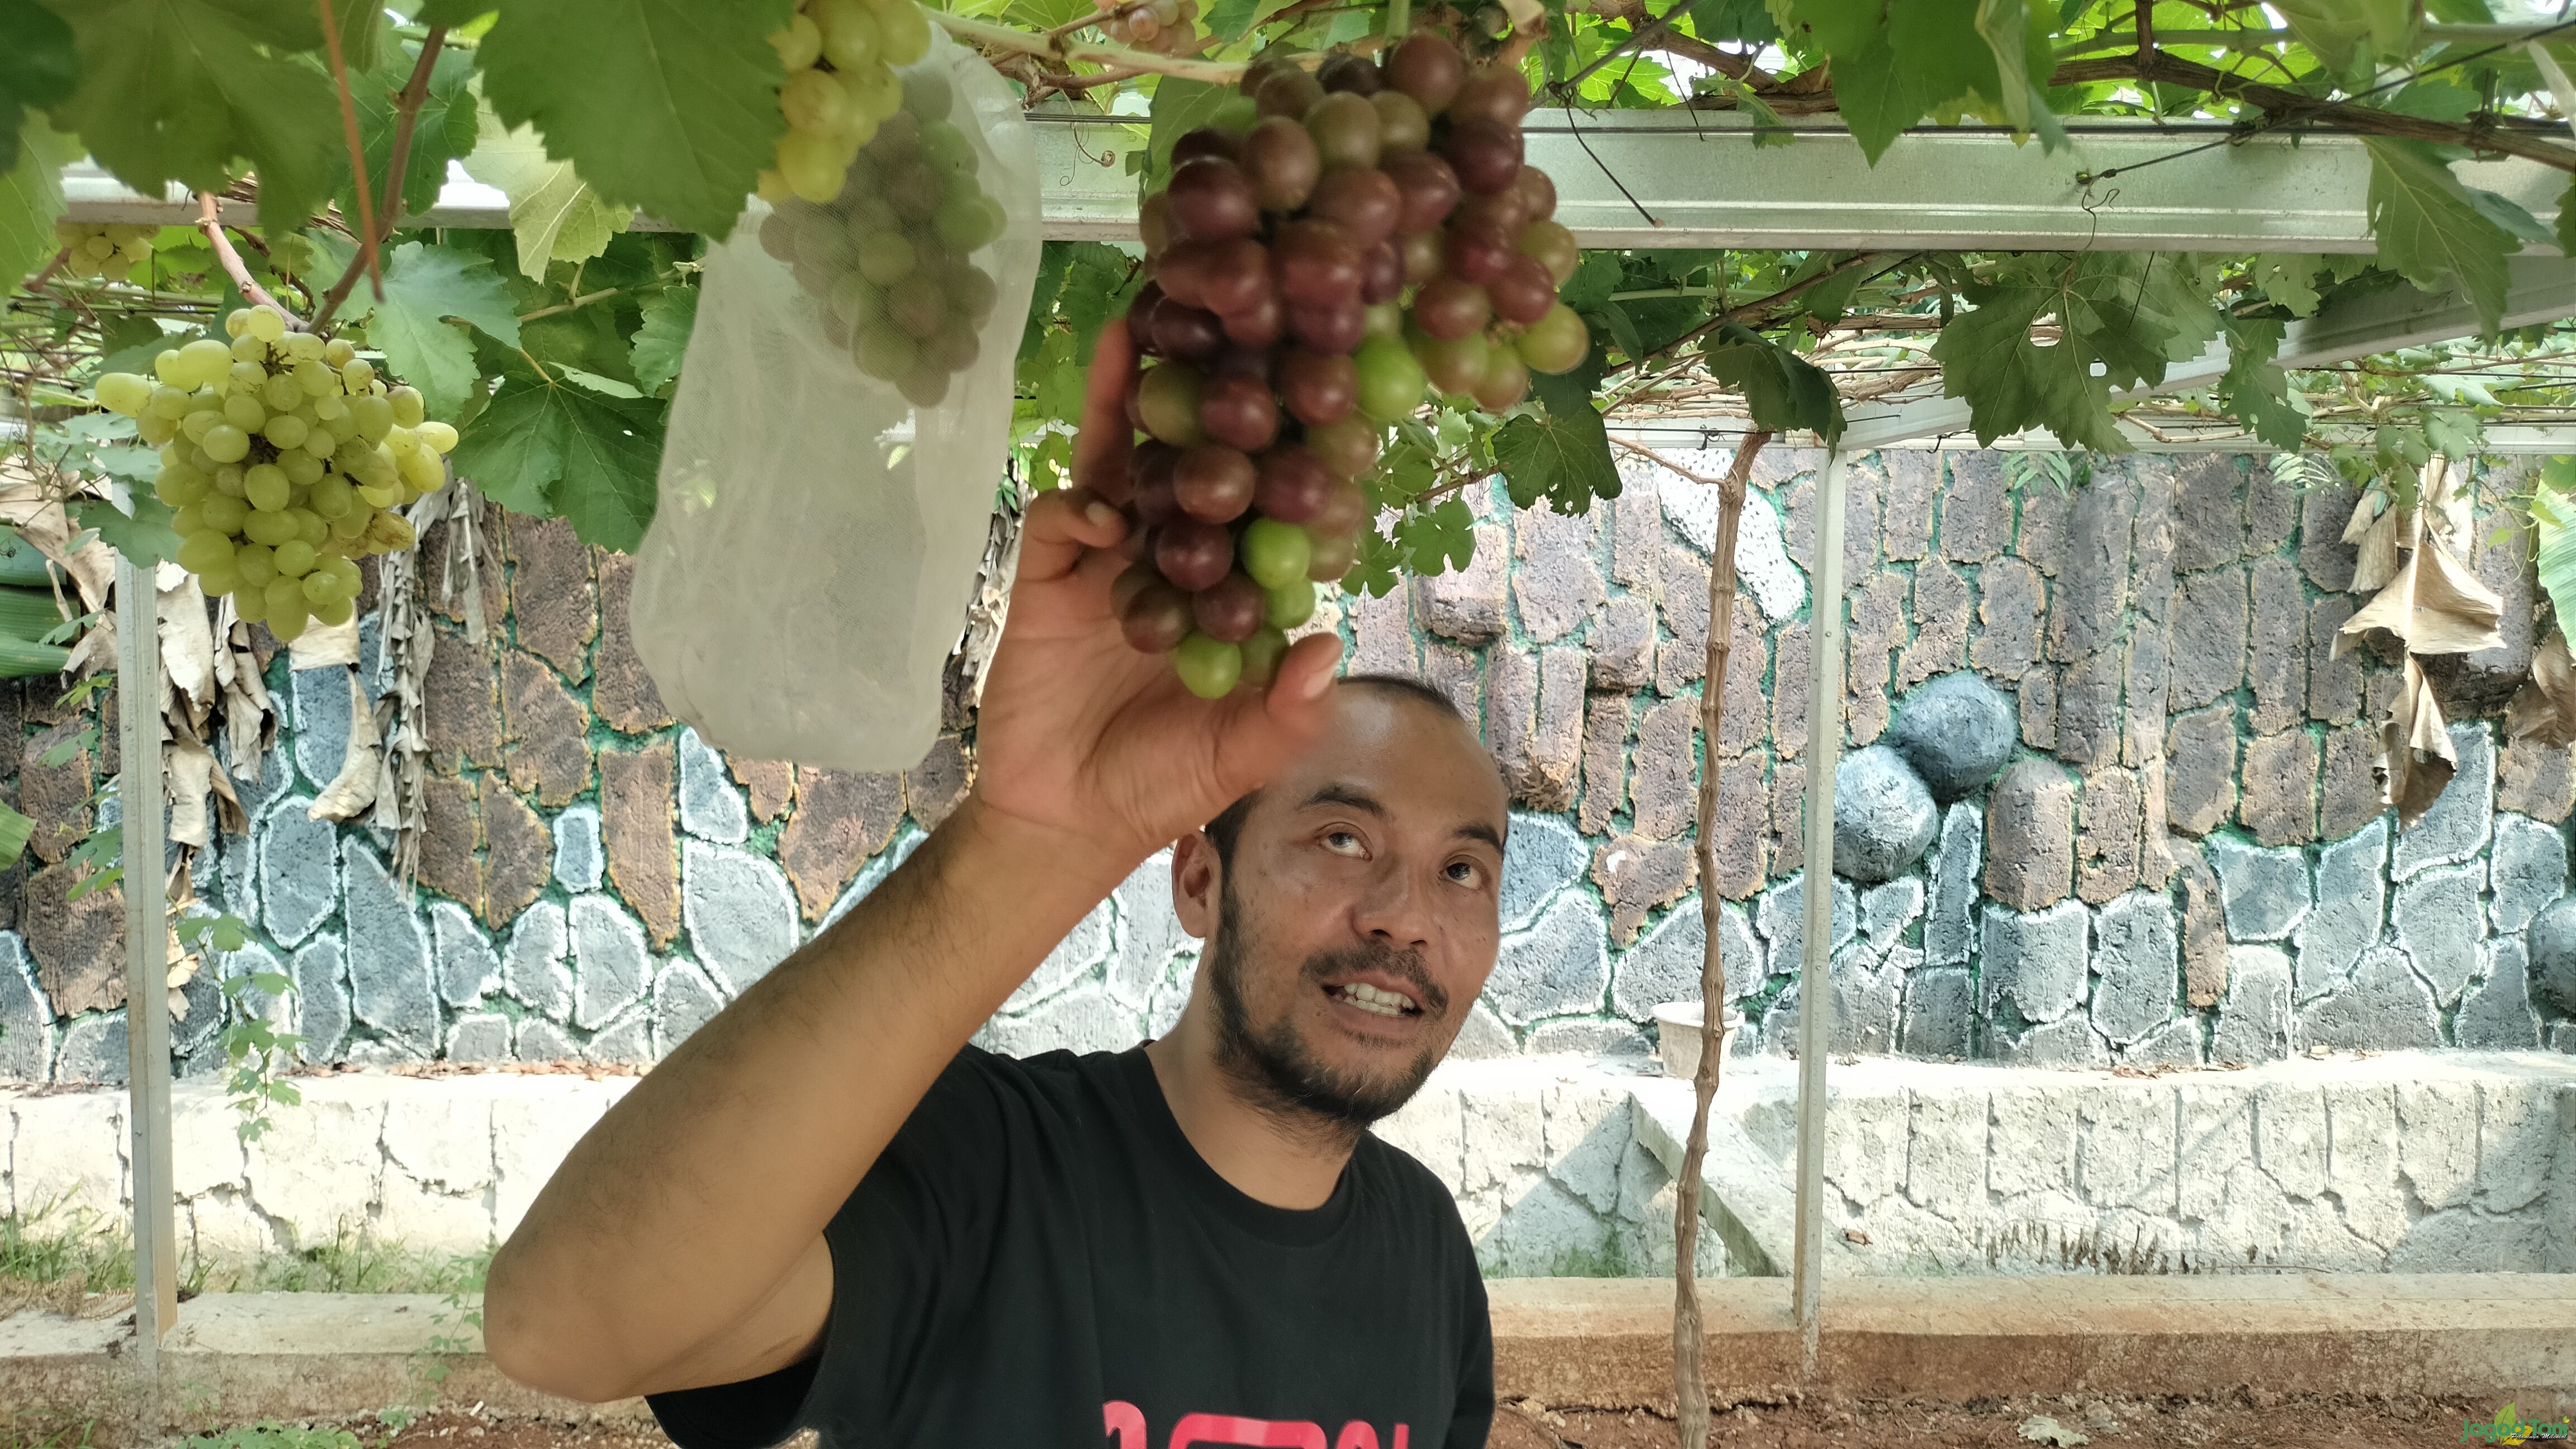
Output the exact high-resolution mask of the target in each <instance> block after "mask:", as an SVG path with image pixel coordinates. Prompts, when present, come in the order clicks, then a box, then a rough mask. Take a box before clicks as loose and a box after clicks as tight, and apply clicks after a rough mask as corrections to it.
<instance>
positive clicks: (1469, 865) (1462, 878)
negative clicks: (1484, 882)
mask: <svg viewBox="0 0 2576 1449" xmlns="http://www.w3.org/2000/svg"><path fill="white" fill-rule="evenodd" d="M1480 874H1481V872H1480V871H1478V870H1477V869H1476V863H1475V862H1474V861H1472V860H1453V861H1451V862H1450V863H1449V878H1450V879H1451V880H1454V881H1456V882H1457V883H1458V884H1460V885H1474V884H1475V883H1476V878H1477V877H1478V876H1479V875H1480Z"/></svg>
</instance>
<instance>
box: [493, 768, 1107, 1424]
mask: <svg viewBox="0 0 2576 1449" xmlns="http://www.w3.org/2000/svg"><path fill="white" fill-rule="evenodd" d="M1089 854H1090V852H1086V851H1084V850H1083V849H1081V848H1080V846H1079V845H1078V844H1076V843H1074V842H1068V841H1066V840H1064V839H1063V838H1062V837H1060V836H1053V835H1049V834H1046V833H1043V832H1040V831H1037V830H1034V829H1032V828H1030V827H1026V826H1022V825H1020V824H1018V823H1017V822H1015V821H1013V820H1011V819H1010V818H1009V817H1006V816H1001V815H999V814H997V813H996V812H993V811H990V810H988V809H985V808H983V807H982V806H981V805H980V802H978V801H976V800H974V799H972V798H970V799H969V800H968V801H967V803H966V804H965V805H963V806H961V807H960V808H959V810H958V811H957V813H956V814H955V815H954V816H952V817H951V818H950V819H949V820H948V821H947V822H946V823H945V824H944V825H942V826H941V828H940V829H939V830H938V831H937V832H935V833H934V834H933V835H932V836H931V838H930V839H929V840H927V841H925V842H924V843H923V844H922V846H921V848H920V849H919V850H918V851H917V852H915V854H914V855H913V857H912V858H911V859H910V860H908V861H906V862H905V863H904V865H903V866H902V867H901V868H899V869H898V870H896V871H895V872H894V874H893V875H891V876H890V877H888V879H887V880H886V882H885V883H884V884H883V885H882V886H880V887H878V889H877V890H876V891H874V892H873V893H871V894H870V895H869V896H868V898H867V899H866V900H864V901H862V902H860V903H859V905H858V906H857V907H855V908H854V909H853V910H852V911H851V912H850V914H849V915H848V916H847V917H846V918H844V919H843V920H842V921H841V922H840V923H839V924H838V925H836V926H834V927H833V928H832V929H831V930H828V931H826V932H824V933H823V934H822V935H820V936H818V937H816V938H815V940H814V941H813V942H811V943H810V944H808V945H807V946H806V947H805V948H804V949H803V950H800V951H798V952H797V953H796V954H794V955H792V956H790V957H789V958H788V959H787V960H786V961H785V962H783V963H781V964H780V965H779V966H778V967H777V968H776V969H775V970H773V971H772V972H770V974H769V975H768V976H766V977H764V978H763V979H761V980H760V981H759V982H758V983H756V984H754V985H753V986H752V988H751V989H750V990H748V991H746V992H744V993H743V994H742V997H741V998H740V999H739V1000H737V1001H735V1002H734V1003H733V1004H732V1005H730V1006H728V1007H727V1008H725V1009H724V1010H723V1011H722V1012H719V1013H718V1014H717V1015H716V1016H715V1018H714V1019H713V1020H711V1021H709V1022H708V1023H707V1024H706V1025H704V1026H702V1027H700V1028H699V1029H698V1031H697V1032H696V1033H695V1034H694V1035H692V1036H691V1037H690V1038H689V1039H688V1041H687V1042H685V1043H684V1044H682V1045H681V1046H680V1048H679V1049H678V1050H676V1051H674V1052H673V1053H672V1054H671V1055H670V1056H669V1057H668V1058H666V1059H665V1060H664V1061H662V1062H661V1063H660V1064H659V1065H657V1066H656V1067H654V1068H653V1070H652V1071H651V1072H650V1073H649V1074H647V1075H646V1076H645V1077H644V1079H643V1080H642V1081H641V1082H639V1083H637V1085H636V1088H635V1090H634V1091H632V1092H630V1093H628V1094H627V1096H626V1097H625V1099H624V1100H622V1101H620V1102H619V1103H618V1104H617V1105H616V1106H615V1107H614V1108H613V1109H611V1110H610V1111H609V1113H608V1115H607V1116H606V1117H604V1118H603V1119H601V1121H600V1123H599V1125H598V1126H596V1127H594V1128H592V1129H591V1131H590V1132H589V1133H588V1134H587V1135H586V1136H584V1137H583V1138H582V1139H581V1141H580V1143H579V1144H578V1145H576V1146H575V1147H574V1149H573V1151H572V1153H571V1154H570V1155H569V1156H568V1157H567V1158H566V1159H565V1160H564V1163H563V1166H562V1168H561V1169H560V1170H558V1171H557V1172H556V1174H555V1176H554V1178H553V1180H552V1181H550V1182H549V1183H547V1185H546V1188H545V1190H544V1191H543V1192H542V1193H540V1194H539V1195H538V1197H537V1199H536V1201H535V1203H534V1204H532V1205H531V1206H530V1208H529V1210H528V1215H527V1217H526V1219H525V1220H524V1221H523V1222H522V1223H521V1224H520V1226H519V1228H518V1230H517V1231H516V1232H515V1233H513V1234H512V1235H511V1238H510V1241H509V1242H508V1244H507V1245H505V1246H504V1247H503V1249H502V1250H501V1252H500V1254H499V1255H498V1257H496V1258H495V1260H494V1262H493V1265H492V1274H491V1280H490V1290H489V1294H488V1296H487V1299H486V1305H485V1313H486V1330H485V1331H486V1335H487V1337H488V1338H489V1339H490V1340H491V1341H492V1343H493V1345H494V1351H495V1352H496V1353H499V1352H502V1351H503V1346H504V1345H507V1346H508V1348H509V1350H510V1351H511V1354H512V1357H513V1359H514V1360H515V1361H516V1362H517V1363H519V1364H522V1365H545V1366H546V1367H545V1370H544V1377H547V1378H552V1379H555V1380H556V1381H557V1382H558V1383H590V1384H601V1383H605V1384H613V1385H620V1386H624V1385H631V1384H633V1383H637V1382H642V1381H644V1380H645V1379H646V1378H647V1377H649V1375H650V1374H651V1372H652V1371H653V1370H654V1369H656V1368H657V1367H660V1366H662V1365H666V1364H669V1363H672V1362H674V1361H675V1360H678V1359H680V1358H683V1357H685V1356H686V1355H687V1354H688V1353H689V1352H690V1350H691V1349H692V1348H693V1347H694V1346H695V1345H697V1344H698V1343H699V1342H700V1341H702V1340H703V1339H705V1338H706V1337H708V1336H709V1335H711V1334H714V1333H717V1332H718V1331H720V1330H722V1329H724V1328H726V1327H727V1326H728V1325H731V1324H733V1323H735V1322H736V1321H737V1320H739V1319H740V1318H741V1317H742V1316H743V1315H744V1314H746V1313H748V1312H749V1311H750V1310H752V1309H753V1308H754V1307H755V1305H757V1304H759V1303H760V1302H761V1301H762V1299H763V1298H764V1296H765V1295H766V1294H767V1293H768V1292H769V1291H770V1289H771V1288H772V1286H773V1285H775V1284H776V1283H778V1282H779V1280H780V1279H781V1277H782V1276H783V1275H785V1274H786V1273H787V1272H788V1270H789V1269H790V1268H791V1267H792V1266H793V1265H794V1264H795V1263H796V1261H797V1259H798V1258H799V1257H800V1255H802V1254H804V1253H806V1252H808V1251H809V1250H810V1249H811V1248H812V1246H813V1244H814V1242H815V1239H816V1237H817V1236H818V1235H819V1234H820V1233H821V1232H822V1230H823V1227H824V1225H825V1224H826V1223H827V1222H829V1221H830V1219H831V1217H832V1214H833V1213H834V1212H835V1211H837V1210H838V1209H839V1207H840V1205H841V1203H842V1200H843V1199H844V1198H846V1197H847V1196H848V1195H849V1193H850V1190H851V1188H852V1187H854V1186H856V1185H857V1183H858V1180H859V1179H860V1177H861V1176H863V1175H864V1174H865V1173H866V1172H867V1170H868V1167H869V1166H870V1165H871V1164H872V1163H874V1162H875V1161H876V1158H877V1155H878V1154H879V1153H880V1152H882V1151H883V1150H884V1148H885V1145H886V1143H887V1142H888V1141H890V1140H892V1138H893V1136H894V1134H895V1132H896V1130H897V1129H898V1128H900V1127H901V1126H902V1125H903V1122H904V1120H905V1119H906V1118H907V1117H909V1116H910V1115H911V1113H912V1109H913V1108H914V1106H916V1105H917V1104H918V1103H919V1102H920V1100H921V1098H922V1095H923V1094H924V1093H925V1092H927V1091H928V1090H929V1088H930V1084H931V1083H932V1081H934V1080H935V1079H936V1078H937V1077H938V1075H939V1073H940V1071H941V1070H942V1069H943V1068H944V1067H945V1066H946V1065H947V1064H948V1062H949V1060H950V1058H952V1057H953V1056H955V1055H956V1052H957V1049H958V1047H959V1046H961V1045H962V1044H963V1043H964V1042H965V1041H966V1039H967V1038H968V1037H969V1036H971V1035H973V1033H974V1031H975V1029H976V1028H977V1027H978V1026H980V1025H982V1024H983V1022H984V1020H985V1019H986V1018H987V1017H989V1016H990V1015H991V1014H992V1013H993V1011H994V1009H995V1008H996V1007H998V1006H999V1005H1000V1004H1001V1003H1002V1001H1003V1000H1004V999H1006V998H1007V997H1008V996H1009V995H1010V993H1011V992H1012V991H1013V990H1015V989H1016V988H1017V987H1018V986H1019V984H1020V983H1021V982H1022V981H1024V980H1026V979H1027V977H1028V975H1029V973H1030V971H1032V970H1033V969H1034V968H1035V967H1036V965H1037V963H1038V962H1039V961H1040V960H1041V959H1043V958H1044V957H1045V955H1046V953H1047V952H1048V951H1049V950H1051V949H1053V948H1054V946H1055V944H1056V943H1057V942H1058V941H1059V940H1061V939H1062V938H1063V936H1064V934H1065V933H1066V932H1067V931H1068V930H1070V929H1071V928H1072V926H1073V924H1074V923H1075V922H1076V921H1079V920H1080V919H1081V918H1082V916H1083V914H1084V913H1085V912H1087V911H1089V910H1090V909H1091V908H1092V907H1093V906H1094V905H1096V904H1097V903H1098V902H1099V901H1100V899H1101V898H1102V897H1103V896H1105V895H1106V894H1108V892H1109V891H1110V889H1112V888H1113V887H1114V886H1115V885H1116V884H1117V883H1118V881H1119V880H1120V879H1121V878H1122V877H1123V875H1124V873H1125V867H1126V866H1127V865H1129V864H1132V863H1130V862H1122V861H1116V860H1106V859H1096V858H1086V856H1087V855H1089Z"/></svg>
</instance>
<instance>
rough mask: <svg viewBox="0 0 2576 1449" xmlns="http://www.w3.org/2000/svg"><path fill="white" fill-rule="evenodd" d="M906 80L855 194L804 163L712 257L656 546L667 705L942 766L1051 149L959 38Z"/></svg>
mask: <svg viewBox="0 0 2576 1449" xmlns="http://www.w3.org/2000/svg"><path fill="white" fill-rule="evenodd" d="M898 74H899V77H900V81H901V85H900V92H899V96H900V99H899V104H897V105H895V106H893V107H891V108H889V109H887V110H886V114H884V115H883V116H882V117H879V118H877V119H876V121H875V123H874V126H873V129H872V130H870V129H868V128H866V127H865V126H864V125H862V126H860V127H859V129H860V130H861V131H862V132H863V133H864V134H866V136H867V140H866V142H865V144H863V145H860V146H858V148H857V155H856V158H855V159H854V160H852V161H850V162H849V163H848V165H847V168H846V172H845V174H844V176H843V179H842V183H841V185H840V187H839V189H838V191H837V192H835V193H833V194H831V195H830V196H829V197H828V199H826V200H824V201H821V202H817V201H814V200H811V199H809V196H810V195H811V194H813V193H817V192H821V191H823V190H824V189H825V187H824V186H823V185H818V184H816V181H815V179H814V178H813V177H812V176H811V175H810V174H808V175H805V176H800V177H797V178H796V179H797V181H798V182H799V184H800V187H801V189H800V190H788V191H786V194H784V195H783V196H781V198H780V199H778V200H776V201H774V202H771V201H764V200H754V201H753V202H752V203H751V205H750V209H749V210H748V211H747V212H746V213H745V215H744V218H743V222H742V224H741V225H740V226H738V227H737V228H736V229H735V231H734V234H733V236H732V237H731V238H730V239H728V240H727V241H726V242H724V243H723V244H722V245H721V246H718V247H717V248H715V249H714V250H713V251H712V252H711V253H710V254H709V256H708V258H707V263H706V274H705V280H704V284H703V285H704V291H703V294H702V295H701V297H700V300H699V305H698V319H697V326H696V329H695V331H694V332H693V333H692V334H691V336H690V339H689V347H688V352H687V355H686V357H685V359H684V362H683V366H682V369H681V373H680V383H679V390H678V393H677V395H676V396H675V397H674V399H673V401H672V405H671V414H670V424H669V433H668V439H667V441H666V443H665V445H664V449H663V454H662V468H661V477H660V485H659V486H660V504H659V508H658V511H657V512H656V513H655V515H654V519H653V525H652V528H651V530H650V531H649V532H648V533H647V534H646V535H645V539H644V543H643V546H642V548H641V549H640V550H639V551H638V556H637V560H636V571H635V591H634V602H633V607H632V614H631V622H632V626H633V630H634V637H635V647H636V651H637V653H638V654H640V655H641V656H642V658H643V660H644V665H645V667H646V668H647V669H648V670H649V671H650V672H651V673H652V676H653V681H654V683H655V684H656V685H657V686H658V687H659V688H660V690H661V694H662V699H663V701H664V702H665V703H666V704H667V705H669V707H670V709H671V711H672V712H673V713H674V714H676V715H678V716H679V717H680V718H681V719H684V720H686V721H688V722H689V723H690V724H691V725H693V726H694V727H695V728H696V729H697V731H698V733H699V734H700V735H701V736H703V737H704V738H705V739H707V740H708V741H709V742H710V743H712V744H714V745H716V746H717V747H718V748H720V749H723V750H726V751H729V752H736V753H739V754H741V755H743V756H745V757H747V758H752V759H772V760H794V761H797V762H799V763H802V764H807V765H813V766H817V767H822V768H830V769H842V770H853V771H880V770H899V769H905V768H908V767H910V766H911V765H913V764H914V763H916V762H918V761H919V760H920V758H921V757H922V755H923V754H925V753H926V752H927V751H928V750H929V748H930V745H931V743H932V741H933V740H934V738H935V737H936V734H937V731H938V726H939V713H940V673H941V667H942V665H943V664H944V663H945V661H946V659H947V656H948V654H949V652H950V650H951V649H952V647H953V646H954V645H955V644H956V642H957V640H958V637H959V634H960V632H961V630H962V628H963V625H964V621H965V615H966V608H967V603H968V600H969V597H970V595H971V594H972V593H973V591H974V585H975V574H976V568H977V565H978V563H979V562H980V560H981V558H982V553H983V548H984V541H985V533H986V525H987V522H988V520H989V518H990V516H991V512H992V508H993V504H994V499H995V494H996V491H997V489H998V486H999V482H1000V479H1001V477H1002V470H1003V460H1004V452H1005V449H1006V448H1007V446H1008V442H1009V433H1010V423H1011V398H1012V360H1013V356H1014V353H1015V352H1016V350H1017V346H1018V341H1019V335H1020V330H1021V327H1022V325H1023V321H1024V318H1025V316H1026V314H1027V312H1028V303H1029V292H1030V288H1031V285H1032V283H1033V281H1034V279H1035V277H1036V272H1037V263H1038V251H1039V232H1038V194H1037V164H1036V155H1035V149H1034V146H1033V144H1032V142H1031V140H1030V137H1029V130H1028V125H1027V123H1026V122H1025V121H1024V120H1023V119H1022V118H1021V116H1020V110H1019V105H1018V103H1017V101H1016V100H1014V98H1013V97H1012V96H1011V94H1010V91H1009V88H1008V87H1007V86H1006V85H1005V84H1004V83H1003V81H1002V79H1001V77H1000V76H998V75H996V74H995V73H994V72H993V70H992V68H991V67H990V66H987V65H986V64H985V63H984V62H983V61H982V60H980V59H978V58H976V57H975V56H974V55H972V54H970V53H969V52H967V51H965V50H963V49H961V48H959V47H957V46H955V45H953V44H951V43H950V42H949V41H948V40H947V39H946V38H945V36H934V37H933V38H932V40H931V42H930V44H929V47H928V50H927V52H926V53H925V54H924V55H923V56H922V58H921V59H920V60H919V61H918V62H916V63H914V64H912V65H910V66H907V67H904V68H903V69H902V70H901V71H900V72H898ZM792 134H794V133H792V132H791V135H792ZM785 151H786V148H784V147H782V159H784V153H785ZM828 179H829V178H828V175H827V176H826V177H825V178H824V180H825V181H826V182H828ZM764 189H765V190H768V191H773V192H777V191H782V190H786V188H785V187H783V185H782V184H781V182H780V178H778V177H777V176H775V175H773V176H771V177H767V178H764Z"/></svg>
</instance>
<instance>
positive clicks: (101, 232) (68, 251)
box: [54, 221, 157, 282]
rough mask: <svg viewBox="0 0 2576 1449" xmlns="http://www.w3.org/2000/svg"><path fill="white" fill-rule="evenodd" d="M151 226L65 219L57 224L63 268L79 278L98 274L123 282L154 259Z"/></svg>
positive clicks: (56, 237)
mask: <svg viewBox="0 0 2576 1449" xmlns="http://www.w3.org/2000/svg"><path fill="white" fill-rule="evenodd" d="M155 230H157V228H154V227H148V226H127V225H125V224H123V223H121V222H118V223H110V224H108V225H105V226H94V225H92V224H90V223H88V222H79V221H62V222H56V223H55V224H54V238H55V240H56V241H58V242H60V243H61V244H62V248H63V270H64V271H66V272H69V273H71V274H72V275H73V276H75V277H98V278H102V279H104V280H106V281H110V282H122V281H124V280H125V279H126V278H127V277H129V276H132V275H133V274H134V270H135V268H137V267H140V266H142V265H143V264H144V263H145V262H148V261H150V260H152V233H153V232H154V231H155Z"/></svg>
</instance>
